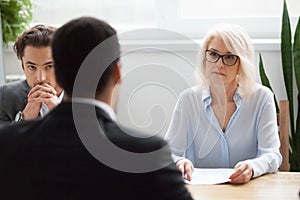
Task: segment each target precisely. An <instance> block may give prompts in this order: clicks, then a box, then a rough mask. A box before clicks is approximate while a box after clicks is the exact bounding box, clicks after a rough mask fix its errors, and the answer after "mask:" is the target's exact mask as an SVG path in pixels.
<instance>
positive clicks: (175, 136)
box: [165, 84, 282, 177]
mask: <svg viewBox="0 0 300 200" xmlns="http://www.w3.org/2000/svg"><path fill="white" fill-rule="evenodd" d="M239 90H240V88H238V89H237V90H236V92H235V94H234V97H233V100H234V102H235V105H236V111H235V112H234V113H233V115H232V116H231V119H230V120H229V122H228V125H227V127H226V130H225V132H223V131H222V128H221V127H220V125H219V122H218V120H217V118H216V116H215V114H214V111H213V109H212V106H211V101H212V99H211V95H210V92H209V91H208V90H205V89H202V88H201V87H200V86H195V87H193V88H190V89H187V90H185V91H184V92H183V93H182V94H181V95H180V97H179V100H178V102H177V104H176V107H175V110H174V113H173V116H172V120H171V124H170V127H169V130H168V132H167V134H166V137H165V139H166V140H167V141H168V142H169V143H170V145H171V148H172V150H173V153H174V154H175V155H174V161H175V162H177V161H178V160H179V159H181V158H182V157H186V158H187V159H189V160H190V161H191V162H192V163H193V164H194V166H195V167H199V168H232V167H234V166H235V165H236V164H237V163H238V162H240V161H245V162H247V163H249V164H250V165H251V166H252V168H253V171H254V175H253V176H254V177H257V176H260V175H262V174H264V173H272V172H275V171H277V170H278V168H279V166H280V164H281V161H282V157H281V154H280V152H279V147H280V141H279V136H278V128H277V120H276V109H275V103H274V98H273V93H272V92H271V91H270V90H269V89H268V88H266V87H264V86H262V85H260V84H256V86H255V90H254V92H253V94H252V95H251V96H250V97H247V98H242V97H241V96H240V95H239Z"/></svg>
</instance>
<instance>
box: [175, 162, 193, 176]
mask: <svg viewBox="0 0 300 200" xmlns="http://www.w3.org/2000/svg"><path fill="white" fill-rule="evenodd" d="M176 166H177V167H178V169H179V170H180V171H181V173H182V177H183V178H184V176H185V175H186V178H187V180H188V181H191V180H192V173H193V172H194V165H193V163H192V162H191V161H190V160H188V159H186V158H184V159H181V160H179V161H177V163H176Z"/></svg>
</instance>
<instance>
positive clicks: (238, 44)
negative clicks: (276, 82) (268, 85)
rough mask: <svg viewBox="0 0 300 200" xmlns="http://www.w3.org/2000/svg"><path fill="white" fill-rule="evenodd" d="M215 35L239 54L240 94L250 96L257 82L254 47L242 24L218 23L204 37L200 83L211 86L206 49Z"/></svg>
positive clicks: (201, 52)
mask: <svg viewBox="0 0 300 200" xmlns="http://www.w3.org/2000/svg"><path fill="white" fill-rule="evenodd" d="M215 37H219V38H221V39H222V40H223V41H224V43H225V45H226V47H227V48H228V50H229V51H230V52H231V53H232V54H235V55H238V56H239V59H240V66H239V72H238V84H239V87H240V88H241V94H240V95H241V96H242V97H246V96H250V95H251V94H252V92H253V89H254V85H255V82H256V69H255V65H254V58H255V57H254V48H253V45H252V43H251V40H250V37H249V35H248V33H247V32H246V31H245V30H244V29H243V28H241V27H240V26H237V25H233V24H218V25H216V26H215V27H214V28H213V29H212V30H211V31H210V32H208V33H207V34H206V36H205V37H204V39H203V43H202V45H201V49H200V65H201V67H200V72H201V74H202V78H201V83H200V84H201V85H202V86H203V87H209V82H208V80H207V78H206V76H205V71H206V70H205V68H206V60H205V50H207V49H208V47H209V44H210V42H211V41H212V39H213V38H215Z"/></svg>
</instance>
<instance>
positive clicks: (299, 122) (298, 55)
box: [260, 0, 300, 171]
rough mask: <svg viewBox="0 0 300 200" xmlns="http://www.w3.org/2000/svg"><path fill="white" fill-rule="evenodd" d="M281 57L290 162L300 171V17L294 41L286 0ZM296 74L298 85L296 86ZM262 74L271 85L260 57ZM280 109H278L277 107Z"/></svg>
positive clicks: (266, 82)
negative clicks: (295, 106)
mask: <svg viewBox="0 0 300 200" xmlns="http://www.w3.org/2000/svg"><path fill="white" fill-rule="evenodd" d="M281 58H282V70H283V77H284V82H285V88H286V93H287V97H288V100H289V105H290V123H291V124H290V131H291V134H290V147H291V148H290V164H291V168H290V170H291V171H300V104H299V103H300V94H298V97H297V100H298V111H297V113H296V114H297V117H296V125H295V123H294V122H295V117H294V105H295V104H294V101H293V97H294V92H298V93H300V18H299V19H298V23H297V26H296V31H295V34H294V42H292V33H291V27H290V18H289V13H288V9H287V6H286V1H285V0H284V3H283V14H282V27H281ZM294 74H295V78H296V83H297V87H294V85H293V82H294V80H295V79H294ZM260 75H261V81H262V84H263V85H265V86H267V87H269V88H270V89H271V86H270V84H269V81H268V78H267V76H266V74H265V72H264V70H263V64H262V59H261V57H260ZM275 102H276V101H275ZM277 111H278V109H277Z"/></svg>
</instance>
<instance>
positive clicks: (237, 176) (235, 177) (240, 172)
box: [229, 162, 253, 184]
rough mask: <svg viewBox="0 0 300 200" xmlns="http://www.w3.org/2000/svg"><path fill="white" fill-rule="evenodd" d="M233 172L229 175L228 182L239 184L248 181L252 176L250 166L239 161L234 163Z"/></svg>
mask: <svg viewBox="0 0 300 200" xmlns="http://www.w3.org/2000/svg"><path fill="white" fill-rule="evenodd" d="M234 168H235V172H234V173H233V174H231V176H230V177H229V179H230V183H233V184H241V183H248V182H249V181H250V180H251V177H252V176H253V169H252V167H251V166H250V165H249V164H248V163H245V162H239V163H238V164H236V165H235V167H234Z"/></svg>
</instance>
